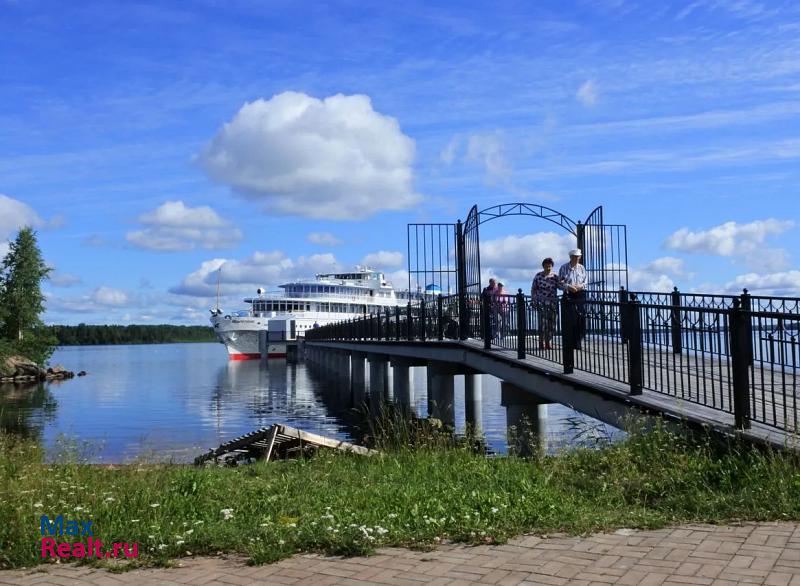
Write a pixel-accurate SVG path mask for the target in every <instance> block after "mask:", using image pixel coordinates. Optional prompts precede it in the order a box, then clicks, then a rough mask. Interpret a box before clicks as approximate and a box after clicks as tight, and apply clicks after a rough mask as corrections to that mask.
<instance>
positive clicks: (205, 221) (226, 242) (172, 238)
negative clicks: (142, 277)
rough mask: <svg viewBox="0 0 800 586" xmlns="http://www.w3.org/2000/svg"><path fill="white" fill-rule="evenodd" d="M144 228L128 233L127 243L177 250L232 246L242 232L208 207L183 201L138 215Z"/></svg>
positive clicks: (149, 247)
mask: <svg viewBox="0 0 800 586" xmlns="http://www.w3.org/2000/svg"><path fill="white" fill-rule="evenodd" d="M139 222H141V223H142V224H144V225H145V228H144V229H143V230H135V231H133V232H128V233H127V234H126V236H125V238H126V239H127V241H128V242H130V243H131V244H133V245H134V246H136V247H138V248H144V249H147V250H157V251H161V252H176V251H184V250H194V249H197V248H202V249H205V250H217V249H221V248H232V247H233V246H235V245H236V244H237V243H238V242H239V241H240V240H241V239H242V232H241V230H239V229H238V228H236V227H235V226H233V224H231V222H229V221H228V220H225V219H223V218H221V217H220V216H219V215H218V214H217V212H215V211H214V210H213V209H211V208H210V207H208V206H198V207H195V208H192V207H189V206H187V205H185V204H184V203H183V202H182V201H167V202H165V203H163V204H162V205H160V206H159V207H157V208H156V209H155V210H153V211H152V212H149V213H146V214H142V215H141V216H139Z"/></svg>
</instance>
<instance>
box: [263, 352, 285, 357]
mask: <svg viewBox="0 0 800 586" xmlns="http://www.w3.org/2000/svg"><path fill="white" fill-rule="evenodd" d="M267 358H286V353H285V352H284V353H280V352H270V353H269V354H267Z"/></svg>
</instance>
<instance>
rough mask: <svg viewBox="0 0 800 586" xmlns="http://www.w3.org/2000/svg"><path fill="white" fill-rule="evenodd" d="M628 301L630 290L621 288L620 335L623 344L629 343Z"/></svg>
mask: <svg viewBox="0 0 800 586" xmlns="http://www.w3.org/2000/svg"><path fill="white" fill-rule="evenodd" d="M627 303H628V292H627V291H625V287H620V288H619V337H620V338H621V339H622V343H623V344H627V343H628V324H627V320H628V310H627V309H625V307H626V305H627Z"/></svg>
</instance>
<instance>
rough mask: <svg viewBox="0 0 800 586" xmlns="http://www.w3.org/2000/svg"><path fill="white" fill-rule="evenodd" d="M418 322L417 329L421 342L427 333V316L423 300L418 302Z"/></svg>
mask: <svg viewBox="0 0 800 586" xmlns="http://www.w3.org/2000/svg"><path fill="white" fill-rule="evenodd" d="M419 321H420V328H419V339H420V340H422V341H423V342H424V341H425V334H426V333H427V331H426V330H427V329H428V316H427V314H426V312H425V299H424V298H423V299H422V300H421V301H420V302H419Z"/></svg>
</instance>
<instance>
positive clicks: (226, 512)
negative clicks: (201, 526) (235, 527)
mask: <svg viewBox="0 0 800 586" xmlns="http://www.w3.org/2000/svg"><path fill="white" fill-rule="evenodd" d="M220 514H221V515H222V518H223V519H224V520H225V521H227V520H228V519H230V518H232V517H233V509H222V510H221V511H220Z"/></svg>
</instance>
